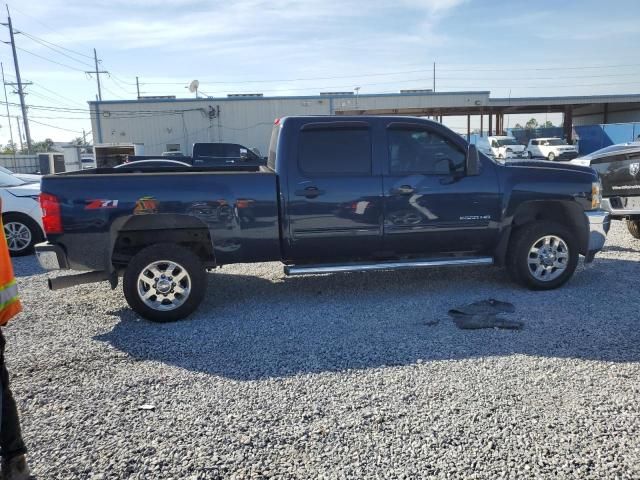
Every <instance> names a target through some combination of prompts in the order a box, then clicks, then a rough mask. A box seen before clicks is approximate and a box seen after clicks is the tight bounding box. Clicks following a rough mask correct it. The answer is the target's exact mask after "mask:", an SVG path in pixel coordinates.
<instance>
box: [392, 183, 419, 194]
mask: <svg viewBox="0 0 640 480" xmlns="http://www.w3.org/2000/svg"><path fill="white" fill-rule="evenodd" d="M393 193H395V194H397V195H413V194H414V193H416V189H415V188H414V187H412V186H411V185H401V186H399V187H398V188H395V189H394V190H393Z"/></svg>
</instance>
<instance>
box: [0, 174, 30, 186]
mask: <svg viewBox="0 0 640 480" xmlns="http://www.w3.org/2000/svg"><path fill="white" fill-rule="evenodd" d="M25 183H26V182H23V181H22V180H20V179H19V178H18V177H14V176H13V175H11V174H10V173H5V172H0V187H18V186H20V185H24V184H25Z"/></svg>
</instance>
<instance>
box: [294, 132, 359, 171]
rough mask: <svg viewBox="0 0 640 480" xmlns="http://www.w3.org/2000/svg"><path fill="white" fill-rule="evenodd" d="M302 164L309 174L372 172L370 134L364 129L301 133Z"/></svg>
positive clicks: (301, 167) (300, 161)
mask: <svg viewBox="0 0 640 480" xmlns="http://www.w3.org/2000/svg"><path fill="white" fill-rule="evenodd" d="M299 167H300V170H302V171H303V172H305V173H308V174H312V175H313V174H316V175H318V174H327V173H329V174H331V173H336V174H351V175H357V174H362V175H368V174H370V173H371V136H370V134H369V130H368V129H365V128H327V129H323V128H320V129H312V130H302V131H301V132H300V150H299Z"/></svg>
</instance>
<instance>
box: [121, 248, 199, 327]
mask: <svg viewBox="0 0 640 480" xmlns="http://www.w3.org/2000/svg"><path fill="white" fill-rule="evenodd" d="M122 286H123V290H124V296H125V298H126V299H127V303H128V304H129V306H130V307H131V308H132V309H133V310H134V311H136V312H137V313H139V314H140V315H141V316H142V317H144V318H146V319H148V320H151V321H152V322H163V323H164V322H172V321H175V320H180V319H182V318H184V317H186V316H188V315H190V314H191V313H193V311H194V310H195V309H196V308H198V305H200V302H202V299H203V298H204V294H205V291H206V288H207V274H206V272H205V269H204V266H203V264H202V262H201V261H200V259H199V258H198V257H197V256H196V255H195V254H194V253H193V252H191V251H190V250H188V249H186V248H184V247H181V246H179V245H175V244H173V243H160V244H156V245H152V246H150V247H146V248H144V249H143V250H140V252H138V253H137V254H136V255H135V256H134V257H133V258H132V259H131V261H130V262H129V265H128V266H127V269H126V270H125V274H124V278H123V282H122Z"/></svg>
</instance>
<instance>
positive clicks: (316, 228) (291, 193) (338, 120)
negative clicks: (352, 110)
mask: <svg viewBox="0 0 640 480" xmlns="http://www.w3.org/2000/svg"><path fill="white" fill-rule="evenodd" d="M42 192H43V193H42V196H41V204H42V209H43V215H44V216H43V223H44V227H45V230H46V234H47V238H48V242H46V243H43V244H39V245H38V246H37V247H36V250H37V253H38V257H39V260H40V263H41V264H42V266H43V267H45V268H48V269H72V270H83V271H85V272H86V273H82V274H77V275H71V276H65V277H57V278H55V279H51V280H50V287H51V288H53V289H57V288H63V287H67V286H72V285H76V284H79V283H88V282H95V281H106V280H108V281H110V282H111V285H112V287H115V286H116V285H117V282H118V278H119V277H120V276H122V277H123V288H124V294H125V297H126V299H127V301H128V303H129V305H130V306H131V307H132V308H133V309H134V310H135V311H136V312H138V313H139V314H140V315H142V316H144V317H146V318H148V319H150V320H154V321H171V320H176V319H179V318H183V317H185V316H186V315H188V314H190V313H191V312H193V311H194V310H195V309H196V308H197V306H198V304H199V303H200V301H201V300H202V298H203V296H204V295H205V289H206V285H207V279H206V270H207V269H211V268H214V267H221V266H222V265H225V264H232V263H246V262H264V261H273V260H281V261H282V262H283V263H284V265H285V267H284V270H285V273H286V274H287V275H302V274H324V273H332V272H353V271H364V270H380V269H401V268H417V267H431V266H446V265H451V266H455V265H458V266H463V265H493V264H495V265H504V266H506V267H507V270H508V271H509V272H510V274H511V275H512V276H513V278H514V279H515V280H517V281H518V282H520V283H521V284H524V285H525V286H527V287H529V288H532V289H551V288H556V287H559V286H560V285H562V284H563V283H565V282H566V281H567V280H568V279H569V278H570V277H571V275H572V274H573V272H574V270H575V268H576V265H577V263H578V258H579V254H582V255H584V256H585V260H586V261H587V262H591V261H592V260H593V258H594V255H595V254H596V253H597V252H598V251H599V250H600V249H601V248H602V247H603V245H604V242H605V238H606V234H607V232H608V230H609V217H608V214H607V213H606V212H604V211H602V210H600V200H601V198H600V184H599V181H598V177H597V175H596V173H595V172H594V171H593V170H592V169H591V168H588V167H580V166H572V165H563V164H558V163H551V162H540V161H538V162H532V161H527V162H521V163H509V164H507V165H500V164H497V163H495V162H493V161H492V160H491V159H489V158H488V157H486V156H484V155H481V154H480V155H479V154H478V152H477V150H476V149H475V146H473V145H468V144H467V142H465V141H464V140H463V139H462V138H461V137H460V136H459V135H457V134H455V133H454V132H452V131H451V130H449V129H447V128H446V127H444V126H442V125H440V124H438V123H435V122H431V121H428V120H424V119H420V118H412V117H365V116H358V117H334V116H325V117H319V116H316V117H287V118H283V119H281V120H279V121H276V123H275V125H274V128H273V134H272V137H271V144H270V148H269V157H268V164H267V166H265V167H260V169H259V170H258V171H255V172H246V171H245V172H243V171H228V170H226V169H225V171H215V170H212V169H207V168H197V167H187V168H179V167H177V168H175V169H166V168H165V169H163V170H162V171H156V172H154V171H150V172H149V173H140V172H137V173H133V172H127V171H123V170H118V169H109V168H107V169H95V170H85V171H82V172H73V173H65V174H61V175H54V176H47V177H45V178H44V179H43V181H42Z"/></svg>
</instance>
